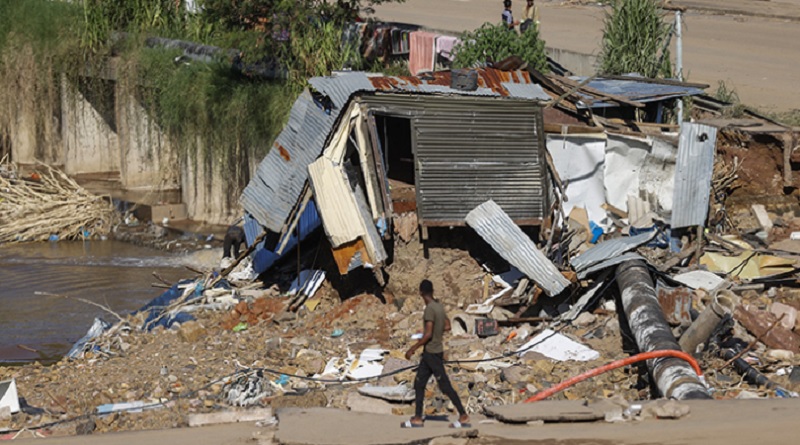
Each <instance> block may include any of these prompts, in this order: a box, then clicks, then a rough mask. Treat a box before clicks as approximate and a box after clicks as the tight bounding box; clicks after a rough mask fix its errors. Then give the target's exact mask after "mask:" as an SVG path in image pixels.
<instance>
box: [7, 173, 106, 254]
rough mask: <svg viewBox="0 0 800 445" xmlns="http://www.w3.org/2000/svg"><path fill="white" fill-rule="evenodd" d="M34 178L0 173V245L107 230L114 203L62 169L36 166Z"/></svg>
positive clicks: (77, 235)
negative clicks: (90, 191)
mask: <svg viewBox="0 0 800 445" xmlns="http://www.w3.org/2000/svg"><path fill="white" fill-rule="evenodd" d="M39 167H40V168H39V171H38V172H37V173H35V176H36V177H35V178H31V179H30V180H28V179H12V178H6V177H4V176H0V244H2V243H14V242H26V241H46V240H47V239H49V238H50V235H52V234H56V235H58V236H59V238H62V239H78V238H82V237H83V235H84V231H89V230H91V231H93V232H95V233H101V234H105V233H109V232H110V231H111V228H112V227H113V224H114V223H115V222H116V219H117V213H116V211H115V209H114V206H113V205H112V204H111V203H110V202H109V201H108V200H106V199H104V198H102V197H99V196H95V195H93V194H91V193H89V192H88V191H86V190H85V189H84V188H83V187H81V186H80V185H78V183H76V182H75V181H73V180H72V179H70V178H69V177H68V176H67V175H65V174H64V173H63V172H61V171H59V170H56V169H54V168H52V167H49V166H47V165H44V164H40V165H39Z"/></svg>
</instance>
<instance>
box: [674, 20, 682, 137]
mask: <svg viewBox="0 0 800 445" xmlns="http://www.w3.org/2000/svg"><path fill="white" fill-rule="evenodd" d="M675 71H676V74H677V75H678V80H680V81H682V80H683V30H682V28H681V12H680V11H675ZM681 122H683V98H680V97H679V98H678V125H680V123H681ZM679 131H680V130H679Z"/></svg>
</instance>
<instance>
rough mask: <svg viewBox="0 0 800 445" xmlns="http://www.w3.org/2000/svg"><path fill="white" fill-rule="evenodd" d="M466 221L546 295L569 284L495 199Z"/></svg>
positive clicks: (477, 208) (561, 290)
mask: <svg viewBox="0 0 800 445" xmlns="http://www.w3.org/2000/svg"><path fill="white" fill-rule="evenodd" d="M467 224H469V226H470V227H472V228H473V229H475V231H476V232H478V235H480V236H481V238H483V239H484V240H486V242H488V243H489V244H490V245H491V246H492V247H493V248H494V250H495V251H497V253H499V254H500V256H502V257H503V258H504V259H505V260H506V261H508V262H509V263H510V264H511V265H512V266H514V267H516V268H517V269H519V270H520V272H522V273H524V274H525V275H526V276H528V278H530V279H531V280H533V281H534V282H535V283H536V284H538V285H539V286H541V288H542V289H543V290H544V292H545V293H546V294H547V295H549V296H553V295H558V294H560V293H561V292H563V291H564V289H566V288H567V287H568V286H569V284H570V282H569V280H567V279H566V278H564V276H563V275H562V274H561V272H560V271H559V270H558V268H557V267H556V266H555V265H554V264H553V263H552V262H551V261H550V260H549V259H548V258H547V257H546V256H545V255H544V254H543V253H542V252H541V251H539V249H538V248H537V247H536V244H534V243H533V241H532V240H531V239H530V238H529V237H528V236H527V235H525V233H524V232H523V231H522V230H521V229H520V228H519V227H517V226H516V225H515V224H514V222H513V221H512V220H511V218H510V217H509V216H508V215H507V214H506V213H505V212H504V211H503V209H501V208H500V206H498V205H497V203H495V202H494V201H486V202H485V203H483V204H481V205H480V206H478V207H476V208H475V209H474V210H472V211H471V212H469V214H468V215H467Z"/></svg>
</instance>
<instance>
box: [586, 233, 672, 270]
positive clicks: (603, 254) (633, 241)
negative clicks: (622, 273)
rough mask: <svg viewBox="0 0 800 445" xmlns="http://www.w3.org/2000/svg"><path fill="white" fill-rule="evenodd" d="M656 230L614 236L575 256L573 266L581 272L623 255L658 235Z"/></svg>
mask: <svg viewBox="0 0 800 445" xmlns="http://www.w3.org/2000/svg"><path fill="white" fill-rule="evenodd" d="M656 233H657V232H656V231H655V230H652V231H649V232H645V233H642V234H639V235H636V236H624V237H621V238H614V239H612V240H609V241H605V242H602V243H600V244H598V245H596V246H594V247H592V248H591V249H589V250H587V251H586V252H584V253H582V254H580V255H578V256H577V257H576V258H573V259H572V261H571V264H572V267H573V268H574V269H575V271H576V272H578V273H580V272H582V271H584V270H586V269H588V268H590V267H591V266H594V265H595V264H598V263H601V262H603V261H606V260H608V259H611V258H614V257H616V256H618V255H621V254H623V253H625V252H627V251H629V250H632V249H635V248H637V247H639V246H641V245H642V244H644V243H646V242H648V241H650V240H651V239H653V237H655V236H656Z"/></svg>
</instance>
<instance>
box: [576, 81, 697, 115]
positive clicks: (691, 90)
mask: <svg viewBox="0 0 800 445" xmlns="http://www.w3.org/2000/svg"><path fill="white" fill-rule="evenodd" d="M571 79H573V80H575V81H578V82H583V81H584V80H586V78H585V77H571ZM586 86H587V87H589V88H593V89H595V90H598V91H601V92H603V93H606V94H610V95H615V96H622V97H626V98H628V99H630V100H633V101H636V102H644V103H647V102H655V101H661V100H667V99H672V98H676V97H685V96H698V95H701V94H704V93H705V91H704V90H703V89H702V88H697V87H694V86H688V85H673V84H662V83H657V82H656V81H653V80H652V79H648V82H637V81H636V80H632V79H631V80H629V79H604V78H597V79H592V80H591V81H589V82H588V83H587V84H586ZM587 98H588V96H587ZM616 106H618V105H617V104H616V103H608V102H603V101H595V102H593V103H592V104H591V105H590V108H603V107H616Z"/></svg>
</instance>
